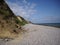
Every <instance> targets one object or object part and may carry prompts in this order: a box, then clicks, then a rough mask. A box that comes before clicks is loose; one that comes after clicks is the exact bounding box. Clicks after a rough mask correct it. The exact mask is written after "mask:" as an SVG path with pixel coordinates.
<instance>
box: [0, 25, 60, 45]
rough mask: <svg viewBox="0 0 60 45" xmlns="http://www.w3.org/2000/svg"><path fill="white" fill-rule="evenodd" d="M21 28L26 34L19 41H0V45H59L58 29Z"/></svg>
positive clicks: (38, 26) (47, 27)
mask: <svg viewBox="0 0 60 45" xmlns="http://www.w3.org/2000/svg"><path fill="white" fill-rule="evenodd" d="M22 28H23V29H24V30H26V31H27V32H26V33H24V34H23V36H22V37H21V39H20V38H19V39H16V40H12V41H8V42H5V43H3V42H1V41H0V45H60V28H55V27H49V26H42V25H34V24H26V25H25V26H23V27H22Z"/></svg>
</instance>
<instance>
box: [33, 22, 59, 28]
mask: <svg viewBox="0 0 60 45" xmlns="http://www.w3.org/2000/svg"><path fill="white" fill-rule="evenodd" d="M32 24H35V25H43V26H51V27H57V28H60V23H40V24H38V23H32Z"/></svg>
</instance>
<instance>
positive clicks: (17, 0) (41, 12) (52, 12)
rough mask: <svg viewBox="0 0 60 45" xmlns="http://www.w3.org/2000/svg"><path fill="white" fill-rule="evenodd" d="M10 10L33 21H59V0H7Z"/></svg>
mask: <svg viewBox="0 0 60 45" xmlns="http://www.w3.org/2000/svg"><path fill="white" fill-rule="evenodd" d="M6 2H7V3H8V5H9V6H10V8H11V10H12V11H13V12H14V13H15V14H16V15H20V16H22V17H24V18H25V19H26V20H29V21H31V22H33V23H60V1H59V0H7V1H6Z"/></svg>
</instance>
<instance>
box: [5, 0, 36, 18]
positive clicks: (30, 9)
mask: <svg viewBox="0 0 60 45" xmlns="http://www.w3.org/2000/svg"><path fill="white" fill-rule="evenodd" d="M6 2H7V3H8V5H9V6H10V8H11V10H12V11H13V12H14V13H15V14H16V15H20V16H22V17H26V18H29V17H30V16H31V15H34V14H35V13H36V10H35V6H36V4H34V3H29V2H27V1H26V0H22V3H21V2H19V1H17V2H10V1H6Z"/></svg>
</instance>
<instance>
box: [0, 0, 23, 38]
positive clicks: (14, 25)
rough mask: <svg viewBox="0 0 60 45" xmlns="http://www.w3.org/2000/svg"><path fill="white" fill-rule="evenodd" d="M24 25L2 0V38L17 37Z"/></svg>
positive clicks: (0, 9)
mask: <svg viewBox="0 0 60 45" xmlns="http://www.w3.org/2000/svg"><path fill="white" fill-rule="evenodd" d="M22 25H23V23H22V22H21V21H20V20H18V18H17V17H16V16H15V14H14V13H13V12H12V11H11V9H10V8H9V6H8V5H7V4H6V3H5V1H4V0H0V38H4V37H13V36H15V35H16V34H18V32H19V30H21V29H20V28H19V27H21V26H22Z"/></svg>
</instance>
